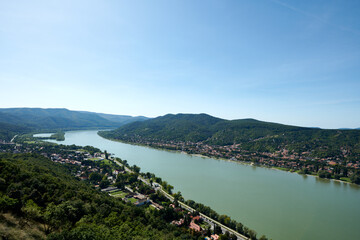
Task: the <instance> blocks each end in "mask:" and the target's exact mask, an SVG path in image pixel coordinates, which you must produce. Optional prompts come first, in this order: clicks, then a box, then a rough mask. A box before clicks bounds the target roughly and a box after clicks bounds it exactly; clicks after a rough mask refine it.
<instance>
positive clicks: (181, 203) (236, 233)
mask: <svg viewBox="0 0 360 240" xmlns="http://www.w3.org/2000/svg"><path fill="white" fill-rule="evenodd" d="M114 161H115V162H116V163H117V164H118V165H120V166H123V167H124V168H125V170H126V171H127V172H131V173H132V172H133V171H132V170H130V169H129V168H127V167H125V166H124V165H123V164H121V163H120V162H118V161H116V160H114ZM139 179H140V180H141V181H142V182H144V183H145V184H147V185H149V186H151V184H150V183H149V182H148V181H147V180H146V179H144V178H143V177H141V176H139ZM151 187H152V188H154V189H155V190H159V191H160V192H161V193H163V194H164V196H165V197H167V198H168V199H169V200H170V201H172V202H173V201H174V197H173V196H171V195H170V194H168V193H167V192H165V191H164V190H163V189H162V186H160V187H158V188H155V187H153V186H151ZM178 203H179V204H180V205H181V207H182V208H184V209H186V210H188V211H189V212H195V211H196V210H195V209H193V208H192V207H190V206H189V205H187V204H185V203H183V202H180V201H178ZM200 216H201V217H202V218H203V219H204V220H205V221H206V222H208V223H210V224H212V225H213V226H214V225H215V224H216V225H217V226H219V227H221V230H222V231H223V233H225V232H226V231H228V232H229V233H230V234H235V235H236V236H237V238H238V239H240V240H249V238H247V237H245V236H244V235H241V234H240V233H238V232H236V231H235V230H233V229H231V228H229V227H227V226H225V225H223V224H221V223H219V222H218V221H216V220H214V219H212V218H210V217H208V216H206V215H205V214H202V213H200Z"/></svg>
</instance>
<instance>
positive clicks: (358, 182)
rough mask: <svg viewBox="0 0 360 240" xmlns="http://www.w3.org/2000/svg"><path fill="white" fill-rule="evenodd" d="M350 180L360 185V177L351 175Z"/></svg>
mask: <svg viewBox="0 0 360 240" xmlns="http://www.w3.org/2000/svg"><path fill="white" fill-rule="evenodd" d="M350 180H351V182H352V183H356V184H360V176H359V175H358V174H357V173H354V174H352V175H351V177H350Z"/></svg>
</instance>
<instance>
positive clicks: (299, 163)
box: [131, 138, 360, 184]
mask: <svg viewBox="0 0 360 240" xmlns="http://www.w3.org/2000/svg"><path fill="white" fill-rule="evenodd" d="M131 142H133V143H136V144H141V145H147V146H150V147H155V148H161V149H168V150H175V151H182V152H185V153H188V154H199V155H202V156H207V157H215V158H223V159H228V160H232V161H241V162H247V163H250V164H252V165H256V166H265V167H273V168H277V169H281V170H285V171H291V172H298V173H302V174H313V175H318V176H319V177H321V178H334V179H338V180H342V181H346V182H352V183H356V184H360V176H359V171H358V170H359V169H360V160H356V161H353V162H346V161H345V160H344V159H345V157H347V154H348V152H347V150H346V149H345V148H342V149H341V153H342V156H343V157H341V158H340V157H335V158H334V157H326V158H320V157H312V156H311V152H310V151H307V152H302V153H297V152H295V151H289V150H287V149H286V148H283V149H281V150H279V151H276V152H274V153H269V152H250V151H247V150H244V149H241V145H240V144H233V145H228V146H216V145H209V144H206V143H203V142H196V143H194V142H181V141H179V142H176V141H149V140H143V139H141V138H134V139H133V141H131Z"/></svg>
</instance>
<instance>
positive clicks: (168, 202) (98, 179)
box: [0, 136, 267, 240]
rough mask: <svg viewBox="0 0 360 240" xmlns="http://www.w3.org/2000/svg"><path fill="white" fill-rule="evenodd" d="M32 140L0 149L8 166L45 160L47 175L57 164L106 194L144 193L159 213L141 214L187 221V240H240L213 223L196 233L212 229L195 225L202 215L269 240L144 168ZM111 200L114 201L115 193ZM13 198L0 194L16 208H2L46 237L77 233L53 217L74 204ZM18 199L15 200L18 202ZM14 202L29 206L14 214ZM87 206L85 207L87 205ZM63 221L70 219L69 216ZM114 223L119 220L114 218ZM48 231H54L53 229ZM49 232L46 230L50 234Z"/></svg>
mask: <svg viewBox="0 0 360 240" xmlns="http://www.w3.org/2000/svg"><path fill="white" fill-rule="evenodd" d="M29 140H30V141H29ZM32 140H33V137H31V136H28V137H24V136H22V137H21V138H19V139H17V143H16V144H14V145H5V144H4V145H0V147H1V149H0V150H1V151H2V152H4V153H1V154H0V162H1V161H3V159H17V160H16V161H15V160H11V161H10V162H13V164H17V163H18V162H19V161H20V160H21V159H22V158H24V160H27V159H34V161H40V160H35V159H37V158H39V159H44V160H41V161H45V159H46V162H47V163H46V164H45V165H43V166H42V167H41V169H42V170H41V171H44V172H46V170H44V168H46V167H47V166H50V165H51V168H52V169H54V167H52V165H53V164H57V165H56V166H61V167H66V169H68V170H67V171H69V172H71V174H72V175H73V177H75V178H76V179H77V181H81V180H82V181H83V182H84V183H86V184H90V185H91V186H93V188H95V189H99V190H100V189H104V190H103V191H101V192H104V191H105V189H107V188H109V187H110V188H117V189H119V190H120V191H128V190H131V192H134V193H135V192H139V193H140V194H143V195H144V196H146V195H147V196H148V199H151V201H154V202H155V203H156V204H155V205H156V206H157V207H158V209H157V210H156V209H152V208H150V206H144V207H141V208H140V209H144V211H145V212H149V211H150V209H151V211H150V213H151V214H155V216H157V217H160V218H161V219H163V220H162V221H165V222H167V224H169V223H170V222H171V221H172V222H174V221H175V223H176V221H180V222H181V221H185V224H181V228H177V229H179V231H180V229H182V230H181V231H183V233H184V234H190V235H191V236H192V238H186V239H203V238H204V237H205V236H207V235H209V234H212V233H213V234H218V235H220V239H230V240H231V239H238V238H237V236H236V235H235V234H233V233H231V232H230V233H229V231H227V230H226V229H224V228H222V227H220V226H219V225H216V224H215V225H214V227H213V228H211V224H210V225H209V226H207V227H206V228H205V229H204V231H197V230H194V229H192V228H191V226H194V224H195V225H196V226H197V224H199V225H198V226H200V225H201V226H205V225H207V224H206V222H202V221H203V220H201V218H200V219H198V220H196V221H194V219H193V220H191V218H193V217H195V216H199V214H200V213H202V214H204V215H206V216H209V217H210V218H212V219H214V220H216V221H218V222H219V223H221V224H223V225H224V226H226V227H228V228H230V229H233V230H234V231H236V232H238V233H239V234H242V235H244V236H245V237H243V238H241V239H248V238H249V239H252V240H257V239H259V240H267V238H266V237H265V236H264V235H263V236H261V237H260V238H258V237H257V233H256V232H255V231H253V230H251V229H249V228H247V227H245V226H244V225H243V224H241V223H239V222H237V221H235V220H232V219H231V218H230V217H229V216H227V215H219V214H218V213H217V212H215V211H214V210H212V209H211V208H210V207H208V206H205V205H203V204H201V203H196V202H194V201H193V200H185V199H184V198H183V197H182V195H181V193H180V192H177V193H173V192H172V189H173V186H171V185H170V184H168V183H167V182H166V181H164V180H162V179H161V178H159V177H156V176H155V174H153V173H149V172H147V173H143V172H140V168H139V167H138V166H136V165H134V166H130V165H129V164H128V163H127V161H126V160H122V159H120V158H115V157H112V156H111V154H109V153H107V151H104V152H103V151H101V150H99V149H97V148H94V147H91V146H86V147H80V146H76V145H70V146H66V145H59V144H55V143H49V142H44V141H41V140H42V139H38V140H40V141H39V142H35V143H29V142H32ZM14 149H15V152H16V154H14V153H12V152H14ZM4 154H5V155H4ZM94 157H95V158H98V159H97V160H91V159H94ZM49 160H51V161H49ZM5 161H6V160H5ZM21 161H22V160H21ZM31 161H33V160H31ZM10 162H9V164H10ZM117 162H120V163H121V165H119V164H117ZM6 164H8V163H6ZM19 164H20V165H26V164H25V163H20V162H19ZM0 166H1V165H0ZM54 166H55V165H54ZM34 169H35V170H36V169H37V167H35V168H34ZM86 169H88V170H86ZM89 169H91V171H89ZM56 171H57V170H56ZM4 174H5V175H4ZM31 174H32V173H31ZM114 174H115V175H114ZM0 175H1V176H0V177H1V178H2V179H5V180H4V181H2V182H3V183H6V184H10V182H11V181H13V180H11V179H13V178H12V177H11V175H9V174H6V173H5V172H2V173H1V174H0ZM74 175H75V176H74ZM34 176H35V175H34ZM105 177H106V178H105ZM16 179H17V178H16ZM10 180H11V181H10ZM144 180H145V181H144ZM29 181H30V180H29ZM146 182H147V183H148V184H149V183H150V184H149V185H150V187H149V186H148V185H147V183H146ZM153 183H157V184H158V185H154V184H153ZM159 185H160V186H161V189H162V190H164V191H165V192H166V193H167V194H169V195H170V196H171V198H170V199H169V198H167V197H166V196H165V195H163V194H162V193H161V191H158V190H159V189H158V187H157V186H159ZM31 187H32V186H31ZM2 189H6V188H2ZM0 190H1V189H0ZM154 190H155V191H154ZM136 194H137V193H136ZM108 195H110V196H111V193H110V194H108ZM14 196H15V195H11V194H10V195H9V196H7V195H6V193H5V195H3V193H1V194H0V198H4V199H5V200H6V201H7V202H9V204H10V203H11V204H10V205H6V206H5V208H4V209H2V211H3V210H5V212H6V211H10V213H13V214H15V215H16V216H20V217H25V218H26V221H29V222H34V223H35V224H38V225H39V224H40V225H41V224H43V225H44V232H45V233H46V234H49V233H51V236H52V238H51V239H58V238H57V236H71V234H72V233H73V230H74V229H76V228H77V227H78V224H75V222H72V224H68V225H63V224H62V223H61V222H59V221H58V220H60V219H52V218H51V216H52V215H51V214H52V212H51V211H55V212H56V211H60V208H63V207H65V210H66V206H65V205H66V204H70V205H71V204H72V202H66V203H65V205H64V206H63V205H62V204H60V205H54V203H41V202H39V201H40V200H41V199H31V198H30V199H27V202H26V201H25V200H24V201H23V200H21V199H20V200H17V199H15V198H12V197H14ZM16 196H17V195H16ZM59 197H60V196H59ZM10 198H11V199H10ZM13 199H15V200H14V201H13ZM113 199H115V198H113ZM10 200H11V201H10ZM114 201H115V200H114ZM123 201H124V200H123ZM15 202H16V203H17V204H18V205H19V204H21V203H22V202H24V205H23V206H22V207H19V206H18V205H17V207H19V208H18V209H21V210H20V211H17V212H16V211H12V209H13V203H15ZM181 202H182V203H181ZM84 204H86V203H85V202H84ZM128 204H130V205H132V206H133V205H134V204H135V205H136V201H135V200H133V201H131V199H130V201H129V203H128ZM183 204H186V205H187V206H189V207H190V208H192V209H195V212H192V213H190V214H191V215H190V216H189V215H188V214H189V213H188V210H186V208H185V209H182V207H180V206H182V205H183ZM71 206H73V205H71ZM159 206H160V207H159ZM76 207H77V208H79V207H80V208H82V207H81V206H79V205H76ZM34 209H35V210H34ZM147 209H149V210H147ZM181 209H182V210H181ZM32 211H35V212H36V215H34V216H33V215H32V214H34V213H33V212H32ZM48 212H50V213H48ZM55 212H54V214H55ZM56 214H57V212H56ZM64 214H66V213H64ZM110 215H111V214H110ZM110 215H109V216H108V218H109V217H110ZM81 216H82V213H80V216H77V218H76V219H77V220H76V221H80V222H81V224H80V225H79V226H82V225H83V224H85V225H86V224H87V223H89V224H91V223H92V222H91V221H90V222H88V221H89V219H88V217H86V219H83V218H82V217H81ZM84 216H85V215H84ZM62 217H64V218H67V216H66V215H64V216H62ZM112 217H114V216H112ZM181 217H182V219H183V220H181V219H180V220H179V218H181ZM105 218H106V216H105ZM64 220H65V219H64ZM113 220H116V219H115V218H114V219H113ZM70 221H73V219H70ZM97 221H98V220H97ZM189 222H191V224H190V225H186V224H189ZM175 225H176V224H175ZM49 228H51V230H50V229H49ZM45 229H47V230H46V231H45ZM171 229H173V228H171ZM78 230H80V231H82V230H86V231H87V229H78ZM175 230H176V229H175ZM173 239H175V238H173Z"/></svg>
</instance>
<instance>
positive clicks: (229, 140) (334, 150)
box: [100, 114, 360, 157]
mask: <svg viewBox="0 0 360 240" xmlns="http://www.w3.org/2000/svg"><path fill="white" fill-rule="evenodd" d="M100 134H101V135H102V136H104V137H107V138H112V139H119V140H124V141H132V142H137V141H139V139H141V140H142V141H144V140H145V141H162V142H166V141H168V142H170V141H174V142H203V143H206V144H210V145H218V146H224V145H232V144H240V148H241V149H242V150H247V151H252V152H274V151H278V150H280V149H282V148H286V149H288V150H289V151H292V150H294V151H295V152H298V153H301V152H305V151H312V154H313V156H318V157H328V156H337V155H338V154H339V153H340V151H341V149H342V148H343V149H345V150H346V151H349V154H347V155H348V157H352V156H358V155H359V154H360V131H359V130H327V129H319V128H304V127H295V126H288V125H282V124H277V123H269V122H262V121H257V120H254V119H242V120H232V121H230V120H224V119H219V118H215V117H212V116H209V115H206V114H177V115H172V114H168V115H165V116H163V117H158V118H154V119H150V120H146V121H143V122H134V123H130V124H127V125H124V126H122V127H120V128H118V129H116V130H113V131H108V132H101V133H100Z"/></svg>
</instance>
